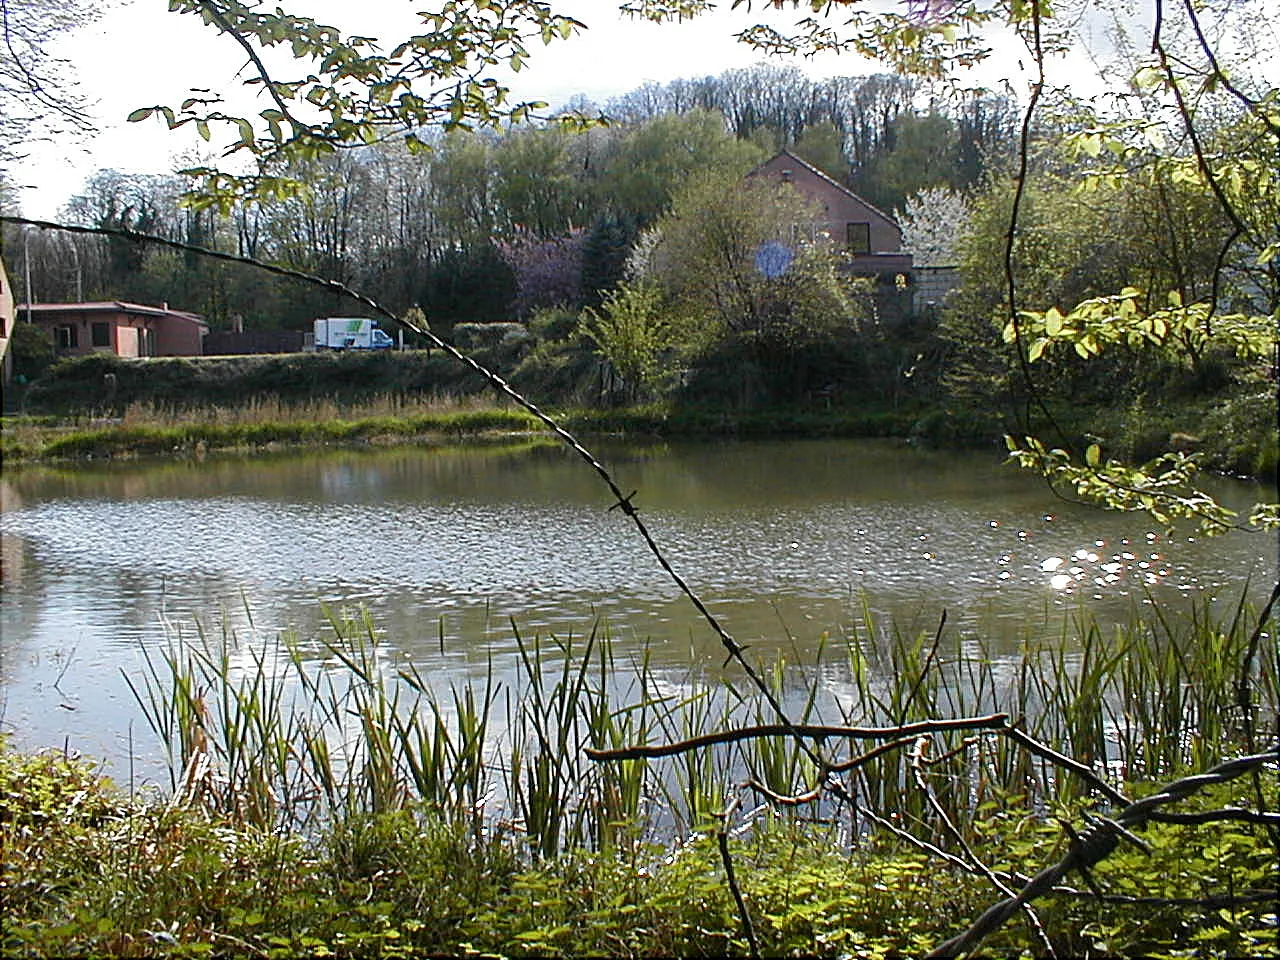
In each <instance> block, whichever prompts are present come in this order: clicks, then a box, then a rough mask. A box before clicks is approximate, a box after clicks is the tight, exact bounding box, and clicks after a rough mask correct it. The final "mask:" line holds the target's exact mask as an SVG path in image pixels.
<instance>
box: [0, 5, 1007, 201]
mask: <svg viewBox="0 0 1280 960" xmlns="http://www.w3.org/2000/svg"><path fill="white" fill-rule="evenodd" d="M108 2H111V3H112V5H111V6H109V7H108V8H107V9H106V10H105V11H104V13H103V14H102V16H100V17H98V18H96V19H95V20H94V22H93V23H92V24H91V25H89V26H88V27H86V28H84V29H82V30H80V31H78V32H76V33H75V34H70V35H67V36H66V37H64V38H62V39H61V40H60V41H59V42H58V44H57V45H56V47H55V49H54V52H55V53H56V54H57V55H58V56H61V57H63V58H65V59H66V60H68V61H70V62H71V63H72V64H73V65H74V67H75V71H76V75H77V77H78V78H79V82H80V86H81V89H82V90H83V91H84V92H85V93H86V94H87V95H88V96H89V98H90V99H91V100H93V101H96V102H95V107H94V112H95V114H96V116H97V118H98V122H99V129H100V132H99V133H98V134H97V135H96V136H93V137H91V138H87V139H84V140H82V141H81V142H78V143H70V142H65V141H63V142H57V143H46V144H39V145H37V147H36V148H35V150H34V152H33V153H32V155H31V157H30V158H29V159H28V160H27V161H26V162H25V163H24V164H22V165H21V166H19V167H18V169H16V170H15V171H14V174H15V177H14V179H15V180H16V181H17V184H18V186H19V187H20V189H21V193H20V202H21V204H22V209H23V211H24V213H25V214H26V215H28V216H32V217H36V218H42V219H54V218H56V216H57V214H58V211H59V209H60V208H61V207H62V205H63V204H64V203H65V202H66V201H67V200H68V199H69V198H70V197H71V196H73V195H74V194H75V193H77V192H79V190H80V188H81V187H82V185H83V183H84V181H85V179H86V178H87V177H88V176H89V175H90V174H91V173H92V172H93V171H95V170H98V169H107V168H110V169H116V170H120V171H122V172H128V173H165V172H169V171H171V170H174V169H177V168H179V167H181V166H184V165H191V161H193V160H195V159H196V158H197V156H198V151H199V150H200V149H201V148H204V149H206V150H207V149H208V146H207V145H206V144H204V143H203V142H202V141H200V140H199V139H198V137H197V136H196V135H195V133H194V131H193V130H191V128H189V127H188V128H183V129H181V130H178V131H169V130H166V129H165V128H164V125H163V124H162V123H161V122H159V121H158V120H150V121H146V122H143V123H135V124H128V123H125V122H124V118H125V117H127V116H128V114H129V113H130V112H131V111H133V110H134V109H135V108H137V107H142V106H152V105H155V104H167V105H170V106H174V107H176V106H177V105H178V104H179V103H180V102H181V101H182V100H183V99H184V98H185V97H186V96H188V91H189V90H191V89H192V88H202V87H203V88H208V89H213V90H218V91H221V92H226V91H229V90H233V89H234V88H235V87H236V85H237V76H238V75H240V71H241V68H242V67H243V65H244V56H243V53H242V52H241V51H240V50H239V48H238V47H236V46H235V45H234V44H233V43H232V42H231V41H229V40H228V39H226V38H220V37H218V36H217V35H216V33H215V31H214V30H212V29H210V28H208V27H205V26H203V25H202V24H201V23H200V21H199V19H198V18H195V17H192V16H177V15H174V14H170V13H168V12H167V11H166V6H167V4H166V2H165V0H108ZM287 6H289V7H290V8H291V9H295V10H297V11H298V12H302V13H306V14H307V15H310V16H314V17H315V18H316V19H317V20H320V21H322V22H330V23H334V24H335V25H338V26H342V27H345V28H347V29H355V30H357V31H358V32H359V33H362V34H365V35H375V36H377V35H382V36H388V37H393V36H396V35H397V34H396V33H395V32H394V30H395V26H396V23H395V19H394V14H395V13H396V12H400V13H401V14H403V12H404V11H412V10H414V9H417V7H416V5H415V4H413V3H406V2H404V0H372V2H371V3H370V2H366V3H365V4H363V5H357V4H353V3H351V2H350V0H343V2H341V3H339V2H338V0H296V2H294V3H290V4H288V5H287ZM720 6H721V9H719V10H717V11H715V12H714V13H712V14H710V15H705V16H702V17H699V18H697V19H695V20H693V21H689V22H685V23H679V24H663V25H658V24H650V23H646V22H639V21H635V20H632V19H629V18H625V17H623V16H622V15H621V14H619V13H618V11H617V0H556V2H555V3H553V7H554V9H555V10H556V11H557V12H559V13H564V14H567V15H569V16H573V17H575V18H576V19H579V20H581V21H583V22H585V23H586V24H587V25H588V27H589V29H588V30H586V31H585V32H583V33H581V34H579V35H576V36H574V37H572V38H570V39H569V40H565V41H557V42H555V43H554V44H552V45H551V46H549V47H541V46H535V48H534V49H533V51H532V53H533V56H532V59H531V61H530V67H529V68H528V69H526V70H524V71H522V72H521V73H520V74H517V75H514V76H513V77H512V81H513V82H512V89H513V92H514V94H515V95H516V96H517V97H519V98H521V99H537V100H544V101H546V102H548V103H549V104H551V105H552V106H553V107H554V106H557V105H559V104H563V103H564V102H565V101H567V100H568V99H569V98H570V97H572V96H574V95H575V94H585V95H586V96H587V97H589V98H590V99H591V100H593V101H595V102H597V103H603V102H604V101H606V100H608V99H609V98H610V97H612V96H616V95H618V94H621V93H625V92H627V91H629V90H632V89H634V88H636V87H638V86H640V85H642V84H644V83H645V82H647V81H654V82H658V83H666V82H668V81H670V80H673V79H676V78H679V77H701V76H707V75H715V74H719V73H721V72H722V71H724V70H727V69H730V68H734V67H744V66H749V65H751V64H753V63H758V62H761V61H763V60H764V59H765V58H764V57H763V56H762V55H760V54H759V53H757V52H755V51H753V50H751V49H750V48H749V47H747V46H746V45H744V44H742V43H738V42H736V41H735V40H734V39H733V35H734V33H735V32H737V31H738V30H741V29H742V28H743V27H744V26H746V25H748V24H751V23H755V22H762V21H769V20H772V21H773V22H777V23H779V24H782V25H789V24H791V23H793V22H794V20H795V18H796V16H797V14H795V13H794V12H791V11H788V12H786V13H785V14H777V13H774V12H766V11H764V10H762V9H761V5H760V4H757V5H756V10H755V12H754V13H753V14H752V13H747V12H745V11H732V10H730V9H728V8H729V6H730V3H729V2H728V0H724V2H723V3H721V5H720ZM353 10H359V11H361V12H360V14H359V16H360V18H361V19H360V21H359V22H358V24H353V23H350V22H349V21H350V20H351V19H352V17H353V16H354V15H353V13H352V11H353ZM400 25H401V27H403V25H404V22H403V20H402V21H401V24H400ZM384 31H385V32H384ZM993 60H994V62H993V63H991V64H990V65H989V66H988V67H987V68H986V70H987V74H988V76H987V77H986V78H984V82H988V83H998V82H1000V81H1001V80H1004V79H1009V80H1011V81H1014V82H1015V84H1016V83H1017V82H1018V80H1019V64H1018V63H1017V58H1016V55H1015V54H1014V53H1012V52H1011V53H1008V54H1006V55H1005V56H1003V57H996V58H993ZM770 62H775V63H793V64H795V65H796V66H799V67H800V68H801V69H803V70H804V71H805V72H806V73H807V74H809V75H810V76H811V77H814V78H825V77H830V76H840V75H847V76H859V75H865V74H869V73H873V72H876V69H877V66H876V64H875V63H874V62H871V61H868V60H863V59H859V58H854V57H848V56H845V57H836V56H833V55H825V56H822V57H817V58H814V59H811V60H792V61H786V60H778V59H777V58H773V59H772V60H771V61H770ZM139 65H143V66H142V67H140V66H139ZM261 108H262V105H261V104H259V105H257V106H256V107H251V108H250V107H247V109H252V110H253V111H254V112H256V110H258V109H261Z"/></svg>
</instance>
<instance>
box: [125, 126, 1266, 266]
mask: <svg viewBox="0 0 1280 960" xmlns="http://www.w3.org/2000/svg"><path fill="white" fill-rule="evenodd" d="M155 112H156V108H155V107H139V108H138V109H137V110H135V111H133V113H131V114H129V116H128V118H127V119H128V121H129V123H137V122H138V121H139V120H145V119H147V117H149V116H151V115H152V114H153V113H155ZM1259 263H1261V261H1259Z"/></svg>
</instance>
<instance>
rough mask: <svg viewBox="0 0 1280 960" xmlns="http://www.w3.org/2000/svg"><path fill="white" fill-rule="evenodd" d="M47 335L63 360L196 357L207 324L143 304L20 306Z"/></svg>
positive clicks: (194, 316)
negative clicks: (94, 355)
mask: <svg viewBox="0 0 1280 960" xmlns="http://www.w3.org/2000/svg"><path fill="white" fill-rule="evenodd" d="M20 312H21V315H22V319H23V320H24V321H26V320H27V319H30V321H31V322H32V323H35V324H39V325H40V326H41V327H42V328H44V329H45V330H48V331H49V335H50V337H51V338H52V340H53V348H54V350H55V351H56V352H57V354H58V356H61V357H77V356H84V355H85V354H89V353H114V354H115V355H116V356H118V357H198V356H200V355H201V354H203V353H204V335H205V334H206V333H208V332H209V325H208V324H206V323H205V322H204V320H202V319H201V318H200V317H199V315H197V314H194V313H187V312H186V311H183V310H171V309H169V305H168V304H167V303H166V304H162V305H161V306H158V307H153V306H147V305H145V304H140V303H125V302H123V301H120V300H110V301H105V302H98V303H33V304H30V305H29V306H28V305H27V304H23V305H22V306H21V307H20Z"/></svg>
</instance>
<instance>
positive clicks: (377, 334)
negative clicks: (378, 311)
mask: <svg viewBox="0 0 1280 960" xmlns="http://www.w3.org/2000/svg"><path fill="white" fill-rule="evenodd" d="M315 327H316V349H317V350H389V349H391V348H392V347H393V346H395V341H394V340H392V339H391V338H390V337H389V336H387V334H386V331H384V330H379V329H378V321H377V320H370V319H369V318H368V317H320V318H318V319H317V320H316V322H315Z"/></svg>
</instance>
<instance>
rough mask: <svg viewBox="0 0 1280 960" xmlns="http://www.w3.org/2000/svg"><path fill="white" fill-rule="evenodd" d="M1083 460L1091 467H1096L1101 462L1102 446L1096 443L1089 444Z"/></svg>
mask: <svg viewBox="0 0 1280 960" xmlns="http://www.w3.org/2000/svg"><path fill="white" fill-rule="evenodd" d="M1084 462H1085V463H1087V464H1088V465H1089V466H1091V467H1097V466H1098V465H1099V464H1101V463H1102V448H1101V447H1099V446H1098V445H1097V444H1096V443H1091V444H1089V447H1088V449H1086V450H1085V452H1084Z"/></svg>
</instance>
